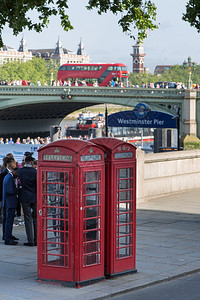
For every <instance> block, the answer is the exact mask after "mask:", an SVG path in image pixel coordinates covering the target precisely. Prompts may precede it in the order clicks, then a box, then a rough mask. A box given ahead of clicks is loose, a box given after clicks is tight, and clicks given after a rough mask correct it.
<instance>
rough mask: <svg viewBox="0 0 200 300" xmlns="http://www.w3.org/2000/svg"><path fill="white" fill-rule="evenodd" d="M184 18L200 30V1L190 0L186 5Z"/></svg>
mask: <svg viewBox="0 0 200 300" xmlns="http://www.w3.org/2000/svg"><path fill="white" fill-rule="evenodd" d="M183 20H184V21H187V22H189V23H190V25H191V26H193V27H195V28H196V29H197V31H198V32H200V1H199V0H189V1H188V3H187V5H186V13H185V14H183Z"/></svg>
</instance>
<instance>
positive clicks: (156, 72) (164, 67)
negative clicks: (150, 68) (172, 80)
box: [154, 65, 172, 75]
mask: <svg viewBox="0 0 200 300" xmlns="http://www.w3.org/2000/svg"><path fill="white" fill-rule="evenodd" d="M171 67H172V65H157V66H156V67H155V70H154V75H159V74H162V73H164V72H165V71H167V70H169V69H171Z"/></svg>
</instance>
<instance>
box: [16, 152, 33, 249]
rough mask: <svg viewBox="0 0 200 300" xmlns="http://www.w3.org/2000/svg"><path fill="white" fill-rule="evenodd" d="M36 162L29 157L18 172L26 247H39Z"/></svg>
mask: <svg viewBox="0 0 200 300" xmlns="http://www.w3.org/2000/svg"><path fill="white" fill-rule="evenodd" d="M34 160H35V159H34V158H33V157H31V156H27V157H26V158H25V166H24V167H23V168H21V169H18V172H17V173H18V176H19V179H20V182H21V191H20V200H21V203H22V208H23V212H24V222H25V229H26V235H27V240H28V242H27V243H24V246H34V245H35V246H37V201H36V200H37V171H36V169H35V168H34V167H33V163H34Z"/></svg>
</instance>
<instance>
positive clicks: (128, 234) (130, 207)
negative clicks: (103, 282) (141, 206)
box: [115, 166, 135, 261]
mask: <svg viewBox="0 0 200 300" xmlns="http://www.w3.org/2000/svg"><path fill="white" fill-rule="evenodd" d="M116 175H117V177H116V237H115V243H116V244H115V248H116V251H115V259H116V260H117V261H120V260H122V259H125V258H131V257H133V247H134V236H133V226H134V188H135V187H134V167H130V166H129V167H128V166H127V167H126V166H123V167H116Z"/></svg>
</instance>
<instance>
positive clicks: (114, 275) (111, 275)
mask: <svg viewBox="0 0 200 300" xmlns="http://www.w3.org/2000/svg"><path fill="white" fill-rule="evenodd" d="M133 273H137V269H134V270H129V271H124V272H119V273H114V274H106V275H105V278H106V279H112V278H116V277H119V276H123V275H129V274H133Z"/></svg>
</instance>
